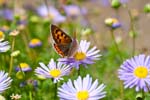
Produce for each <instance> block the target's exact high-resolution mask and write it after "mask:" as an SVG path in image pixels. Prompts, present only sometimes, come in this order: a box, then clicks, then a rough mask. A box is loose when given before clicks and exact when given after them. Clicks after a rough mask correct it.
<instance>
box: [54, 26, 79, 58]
mask: <svg viewBox="0 0 150 100" xmlns="http://www.w3.org/2000/svg"><path fill="white" fill-rule="evenodd" d="M51 34H52V39H53V47H54V49H55V51H56V52H57V53H58V54H59V55H60V56H61V57H71V56H73V55H74V53H75V52H76V50H77V49H78V42H77V40H76V38H75V37H74V38H71V37H70V36H69V35H67V34H66V33H65V32H64V31H62V30H61V29H60V28H58V27H57V26H55V25H51Z"/></svg>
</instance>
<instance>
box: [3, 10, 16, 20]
mask: <svg viewBox="0 0 150 100" xmlns="http://www.w3.org/2000/svg"><path fill="white" fill-rule="evenodd" d="M1 12H2V15H1V14H0V16H2V17H3V18H5V19H6V20H9V21H12V20H13V18H14V14H13V11H12V10H10V9H8V8H6V9H3V10H1Z"/></svg>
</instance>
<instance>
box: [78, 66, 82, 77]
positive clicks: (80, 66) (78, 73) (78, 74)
mask: <svg viewBox="0 0 150 100" xmlns="http://www.w3.org/2000/svg"><path fill="white" fill-rule="evenodd" d="M80 67H81V66H79V69H78V76H80V70H81V68H80Z"/></svg>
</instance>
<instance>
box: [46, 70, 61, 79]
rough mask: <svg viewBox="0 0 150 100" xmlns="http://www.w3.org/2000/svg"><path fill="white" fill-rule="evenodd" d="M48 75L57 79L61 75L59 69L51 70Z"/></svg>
mask: <svg viewBox="0 0 150 100" xmlns="http://www.w3.org/2000/svg"><path fill="white" fill-rule="evenodd" d="M49 73H50V75H51V76H52V77H54V78H55V77H58V76H60V74H61V71H60V70H59V69H53V70H51V71H50V72H49Z"/></svg>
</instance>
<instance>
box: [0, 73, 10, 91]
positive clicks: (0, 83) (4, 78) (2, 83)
mask: <svg viewBox="0 0 150 100" xmlns="http://www.w3.org/2000/svg"><path fill="white" fill-rule="evenodd" d="M11 82H12V79H11V78H10V77H9V76H8V73H5V72H4V71H0V93H2V92H4V91H5V90H6V89H8V88H10V87H9V86H10V84H11Z"/></svg>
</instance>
